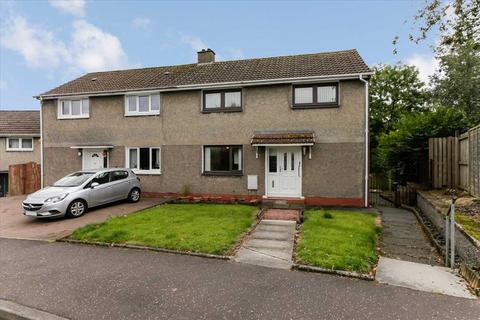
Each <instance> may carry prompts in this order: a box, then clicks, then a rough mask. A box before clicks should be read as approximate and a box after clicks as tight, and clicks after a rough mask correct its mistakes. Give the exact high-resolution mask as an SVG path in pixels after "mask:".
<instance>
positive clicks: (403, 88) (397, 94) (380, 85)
mask: <svg viewBox="0 0 480 320" xmlns="http://www.w3.org/2000/svg"><path fill="white" fill-rule="evenodd" d="M373 70H374V74H373V76H372V78H371V80H370V110H369V112H370V132H371V143H372V147H375V146H376V137H377V136H378V135H379V134H380V133H384V132H388V131H390V130H392V129H393V128H394V126H395V124H396V123H397V122H398V120H399V119H400V118H401V117H402V116H403V115H405V114H408V113H411V112H419V111H423V110H426V109H427V108H428V106H427V103H426V101H427V98H428V95H427V91H426V89H425V84H424V83H423V82H422V81H421V80H420V79H419V78H418V70H417V69H416V68H415V67H412V66H407V65H400V64H397V65H393V66H391V65H379V66H376V67H375V68H374V69H373Z"/></svg>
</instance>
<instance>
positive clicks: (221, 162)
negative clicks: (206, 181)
mask: <svg viewBox="0 0 480 320" xmlns="http://www.w3.org/2000/svg"><path fill="white" fill-rule="evenodd" d="M203 155H204V159H203V164H204V168H203V173H204V174H213V175H215V174H219V175H241V174H242V147H241V146H205V147H204V149H203Z"/></svg>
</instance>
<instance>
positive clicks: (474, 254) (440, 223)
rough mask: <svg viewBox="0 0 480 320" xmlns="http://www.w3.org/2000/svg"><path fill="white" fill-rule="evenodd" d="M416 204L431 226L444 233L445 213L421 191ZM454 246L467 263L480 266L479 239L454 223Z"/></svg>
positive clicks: (476, 267)
mask: <svg viewBox="0 0 480 320" xmlns="http://www.w3.org/2000/svg"><path fill="white" fill-rule="evenodd" d="M417 206H418V208H419V209H420V210H421V211H422V213H423V214H424V215H425V216H426V217H427V218H428V219H429V220H430V222H431V223H432V224H433V226H434V227H435V228H436V229H437V230H438V231H439V232H440V233H441V234H445V218H444V217H445V213H446V212H441V211H440V210H439V209H438V208H437V207H435V206H434V204H433V203H432V202H430V201H429V200H428V198H427V197H426V196H425V195H424V194H423V193H422V192H421V191H418V193H417ZM455 226H456V228H455V248H456V253H457V254H458V256H459V257H460V258H461V259H462V260H463V261H464V262H465V263H467V264H468V265H470V266H472V267H474V268H475V269H478V268H480V241H477V240H475V239H474V238H472V237H471V236H470V235H468V234H467V233H466V232H465V231H464V230H463V228H462V227H461V226H459V225H458V224H455Z"/></svg>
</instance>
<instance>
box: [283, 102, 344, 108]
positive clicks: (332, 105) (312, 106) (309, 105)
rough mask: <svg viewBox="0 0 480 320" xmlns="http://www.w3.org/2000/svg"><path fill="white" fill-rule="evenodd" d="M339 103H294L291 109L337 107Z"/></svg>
mask: <svg viewBox="0 0 480 320" xmlns="http://www.w3.org/2000/svg"><path fill="white" fill-rule="evenodd" d="M338 107H340V105H339V104H338V103H328V104H303V105H294V106H292V109H328V108H338Z"/></svg>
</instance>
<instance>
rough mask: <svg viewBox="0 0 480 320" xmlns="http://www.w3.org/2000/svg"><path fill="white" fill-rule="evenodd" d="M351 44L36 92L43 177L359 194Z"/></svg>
mask: <svg viewBox="0 0 480 320" xmlns="http://www.w3.org/2000/svg"><path fill="white" fill-rule="evenodd" d="M371 74H372V73H371V70H370V69H369V67H368V66H367V65H366V64H365V62H364V61H363V60H362V58H361V57H360V55H359V54H358V53H357V51H356V50H346V51H338V52H326V53H316V54H303V55H292V56H281V57H271V58H259V59H246V60H236V61H219V62H217V61H215V53H214V52H213V51H212V50H211V49H206V50H202V51H200V52H198V62H197V63H193V64H185V65H176V66H166V67H154V68H142V69H130V70H118V71H107V72H93V73H88V74H86V75H84V76H81V77H80V78H77V79H75V80H72V81H70V82H67V83H65V84H63V85H61V86H59V87H57V88H55V89H52V90H50V91H47V92H45V93H42V94H40V95H39V96H38V97H37V98H38V99H39V100H41V114H42V137H43V164H44V166H43V178H44V183H45V184H46V185H48V184H51V183H53V182H54V181H55V180H56V179H59V178H60V177H62V176H63V175H65V174H68V173H69V172H73V171H76V170H81V169H93V168H103V167H129V168H132V169H133V170H134V171H135V172H136V173H137V174H138V175H139V176H140V179H141V183H142V188H143V190H142V191H143V192H144V193H145V194H146V195H167V194H168V195H171V194H182V193H187V192H188V193H189V194H192V195H203V196H228V197H237V198H262V197H263V198H265V197H267V198H286V199H287V200H288V201H292V202H297V201H298V202H304V203H305V204H308V205H350V206H365V205H366V188H365V187H366V185H367V179H368V172H367V170H368V169H367V168H368V165H367V163H368V155H367V150H368V149H367V143H368V142H367V137H368V130H367V128H368V120H367V119H368V99H367V96H368V83H367V81H366V80H368V79H369V77H370V76H371Z"/></svg>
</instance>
